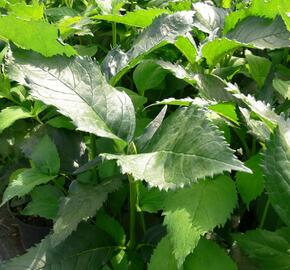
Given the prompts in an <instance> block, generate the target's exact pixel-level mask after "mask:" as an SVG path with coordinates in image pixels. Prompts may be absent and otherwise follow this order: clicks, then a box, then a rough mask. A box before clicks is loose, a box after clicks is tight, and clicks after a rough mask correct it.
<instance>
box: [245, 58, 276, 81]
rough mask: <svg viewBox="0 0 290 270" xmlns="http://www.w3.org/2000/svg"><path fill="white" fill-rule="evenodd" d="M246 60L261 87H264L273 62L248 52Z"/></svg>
mask: <svg viewBox="0 0 290 270" xmlns="http://www.w3.org/2000/svg"><path fill="white" fill-rule="evenodd" d="M246 59H247V62H248V64H249V71H250V74H251V76H252V77H253V79H254V80H255V81H256V82H257V84H258V86H259V87H262V86H263V85H264V83H265V80H266V79H267V76H268V74H269V72H270V69H271V65H272V63H271V61H270V60H268V59H267V58H265V57H261V56H256V55H253V54H251V53H249V52H246Z"/></svg>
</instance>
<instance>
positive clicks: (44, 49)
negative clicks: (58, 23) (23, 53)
mask: <svg viewBox="0 0 290 270" xmlns="http://www.w3.org/2000/svg"><path fill="white" fill-rule="evenodd" d="M23 29H25V31H23ZM57 31H58V29H57V28H56V27H55V26H54V25H52V24H49V23H47V22H44V21H27V20H22V19H18V18H16V17H14V16H11V15H8V16H0V36H1V37H2V39H3V38H4V39H6V40H9V41H12V42H13V43H15V44H16V45H17V46H19V47H21V48H23V49H26V50H33V51H36V52H39V53H41V54H42V55H44V56H46V57H50V56H53V55H57V54H60V55H63V54H64V55H66V56H72V55H75V54H76V51H75V50H74V49H73V47H71V46H70V45H67V44H63V43H62V42H60V41H59V37H58V32H57Z"/></svg>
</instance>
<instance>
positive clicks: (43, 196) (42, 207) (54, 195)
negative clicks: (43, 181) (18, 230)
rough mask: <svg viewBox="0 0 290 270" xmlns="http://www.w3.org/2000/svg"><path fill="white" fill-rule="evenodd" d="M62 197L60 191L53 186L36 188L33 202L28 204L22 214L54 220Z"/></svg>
mask: <svg viewBox="0 0 290 270" xmlns="http://www.w3.org/2000/svg"><path fill="white" fill-rule="evenodd" d="M62 195H63V194H62V192H61V191H60V190H59V189H57V188H56V187H54V186H51V185H44V186H39V187H36V188H35V189H33V191H32V192H31V202H29V203H28V204H27V206H26V207H25V208H24V209H23V210H22V212H21V214H22V215H27V216H40V217H44V218H48V219H54V218H55V217H56V215H57V212H58V207H59V202H60V198H61V197H62Z"/></svg>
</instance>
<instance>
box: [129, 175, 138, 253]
mask: <svg viewBox="0 0 290 270" xmlns="http://www.w3.org/2000/svg"><path fill="white" fill-rule="evenodd" d="M128 180H129V186H130V242H129V248H130V249H133V248H134V247H135V244H136V202H137V185H136V182H135V181H134V178H133V177H132V175H128Z"/></svg>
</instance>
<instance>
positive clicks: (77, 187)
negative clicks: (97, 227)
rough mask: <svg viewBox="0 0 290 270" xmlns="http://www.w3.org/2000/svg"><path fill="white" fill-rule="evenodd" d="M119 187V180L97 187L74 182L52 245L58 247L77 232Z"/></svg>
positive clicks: (64, 201)
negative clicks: (83, 222)
mask: <svg viewBox="0 0 290 270" xmlns="http://www.w3.org/2000/svg"><path fill="white" fill-rule="evenodd" d="M119 187H120V181H119V180H118V179H117V180H116V179H113V180H109V181H106V182H104V183H101V184H99V185H96V186H91V185H88V184H81V183H78V182H76V181H74V182H72V184H71V186H70V189H69V195H68V196H67V197H66V198H65V199H64V200H63V202H62V204H61V206H60V211H59V213H58V216H57V218H56V221H55V224H54V226H53V231H54V233H53V235H52V236H51V241H52V245H53V246H57V245H58V244H59V243H61V242H62V241H63V240H64V239H66V238H67V237H68V236H69V235H70V234H71V233H72V232H73V231H74V230H76V228H77V226H78V224H79V223H80V222H81V221H83V220H87V219H88V218H89V217H92V216H94V215H95V214H96V212H97V210H99V209H100V208H101V207H102V205H103V203H104V202H105V201H106V200H107V197H108V194H109V193H111V192H114V191H115V190H117V189H118V188H119Z"/></svg>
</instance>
